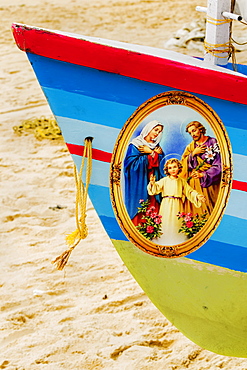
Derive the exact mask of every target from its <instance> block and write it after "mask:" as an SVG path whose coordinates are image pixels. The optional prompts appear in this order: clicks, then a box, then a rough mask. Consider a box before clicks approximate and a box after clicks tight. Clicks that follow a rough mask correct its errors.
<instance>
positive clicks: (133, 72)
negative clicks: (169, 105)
mask: <svg viewBox="0 0 247 370" xmlns="http://www.w3.org/2000/svg"><path fill="white" fill-rule="evenodd" d="M12 28H13V33H14V37H15V40H16V43H17V45H18V46H19V48H20V49H21V50H24V51H26V52H31V53H33V54H38V55H41V56H44V57H48V58H51V59H56V60H60V61H64V62H68V63H73V64H77V65H82V66H85V67H90V68H95V69H98V70H102V71H106V72H110V73H116V74H120V75H123V76H127V77H131V78H136V79H139V80H142V81H146V82H151V83H155V84H161V85H165V86H168V87H171V88H174V89H179V90H185V91H189V92H193V93H197V94H203V95H208V96H212V97H215V98H218V99H224V100H229V101H233V102H236V103H241V104H247V94H246V91H247V79H246V78H244V77H239V76H234V75H231V74H227V73H222V72H217V71H214V70H209V69H203V68H200V67H196V66H191V65H188V64H184V63H181V62H175V61H172V60H169V59H163V58H160V57H156V56H152V55H146V54H141V53H138V52H133V51H129V50H123V49H120V48H116V47H110V46H105V45H101V44H96V43H94V42H90V41H85V40H82V39H78V38H73V37H69V36H65V35H61V34H56V33H52V32H49V31H44V30H37V29H33V28H29V27H26V26H21V25H13V26H12Z"/></svg>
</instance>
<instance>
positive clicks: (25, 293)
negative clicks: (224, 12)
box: [0, 0, 247, 370]
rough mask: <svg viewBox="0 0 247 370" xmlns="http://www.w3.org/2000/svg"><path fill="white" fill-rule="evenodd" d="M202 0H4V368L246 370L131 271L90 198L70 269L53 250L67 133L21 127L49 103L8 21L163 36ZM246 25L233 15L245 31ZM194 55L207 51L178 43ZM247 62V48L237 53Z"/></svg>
mask: <svg viewBox="0 0 247 370" xmlns="http://www.w3.org/2000/svg"><path fill="white" fill-rule="evenodd" d="M196 5H202V6H205V5H206V1H205V0H203V1H202V2H201V3H200V4H199V3H198V1H197V0H189V1H187V2H186V1H181V0H178V1H177V2H176V7H175V6H174V1H172V0H156V1H155V0H154V1H148V0H147V1H141V0H132V1H126V0H123V1H122V2H119V1H118V0H80V1H79V0H46V1H45V0H0V19H1V23H0V29H1V52H0V63H1V68H0V82H1V91H0V94H1V107H0V129H1V159H0V165H1V233H0V236H1V249H0V261H1V262H0V266H1V268H0V296H1V321H0V328H1V331H0V342H1V347H0V348H1V349H0V369H8V370H39V369H42V370H43V369H44V370H60V369H66V370H70V369H71V370H75V369H80V370H84V369H85V370H86V369H109V370H111V369H112V370H113V369H114V370H119V369H121V370H161V369H162V370H163V369H164V370H182V369H191V370H206V369H211V370H217V369H225V370H230V369H231V370H233V369H234V370H247V359H239V358H232V357H225V356H221V355H217V354H214V353H212V352H209V351H207V350H205V349H202V348H200V347H198V346H197V345H195V344H194V343H192V342H191V341H190V340H189V339H187V338H185V337H184V336H183V334H181V333H180V332H179V331H178V330H177V329H176V328H175V327H174V326H173V325H172V324H171V323H170V322H169V321H168V320H166V318H165V317H164V316H163V315H162V314H161V313H160V312H159V311H158V310H157V309H156V308H155V307H154V305H153V304H152V303H151V302H150V300H149V299H148V297H147V296H146V295H145V294H144V293H143V291H142V290H141V288H140V287H139V286H138V285H137V283H136V282H135V280H134V279H133V278H132V276H131V275H130V273H129V272H128V270H127V268H126V267H125V266H124V265H123V262H122V261H121V259H120V257H119V256H118V254H117V252H116V251H115V249H114V247H113V245H112V244H111V242H110V240H109V238H108V236H107V235H106V233H105V232H104V230H103V227H102V226H101V224H100V222H99V220H98V218H97V215H96V213H95V211H94V209H93V207H92V205H91V202H90V201H88V211H87V223H88V228H89V236H88V237H87V239H85V240H84V241H82V242H81V243H80V244H79V245H78V246H77V248H76V249H75V250H74V252H73V254H72V255H71V258H70V260H69V263H68V265H67V267H66V268H65V269H64V271H57V270H56V268H55V267H54V265H53V264H52V263H51V261H52V260H53V259H54V258H55V257H56V256H58V255H59V254H60V253H62V252H63V251H64V250H65V249H66V245H65V235H66V234H68V233H70V232H72V231H73V230H74V229H75V217H74V212H75V185H74V178H73V162H72V159H71V157H70V155H69V153H68V151H67V148H66V146H65V144H64V142H63V140H62V139H60V140H47V139H44V140H42V141H40V140H37V139H36V138H35V137H34V135H32V134H25V135H20V136H18V135H17V134H16V133H15V132H14V130H13V127H14V126H19V125H21V123H22V122H23V120H27V119H31V118H33V117H34V118H39V117H41V116H45V117H50V116H51V112H50V109H49V107H48V105H47V102H46V100H45V98H44V95H43V93H42V91H41V88H40V87H39V85H38V82H37V81H36V78H35V75H34V73H33V71H32V69H31V66H30V65H29V62H28V60H27V58H26V55H25V54H24V53H23V52H21V51H20V50H19V49H18V48H17V46H16V45H15V43H14V40H13V37H12V33H11V23H12V22H20V23H25V24H28V25H34V26H40V27H45V28H50V29H58V30H62V31H68V32H75V33H79V34H84V35H90V36H100V37H103V38H110V39H114V40H120V41H125V42H131V43H137V44H141V45H149V46H155V47H159V48H163V47H164V43H165V42H166V41H167V40H168V39H170V38H171V37H172V36H173V34H174V32H176V31H177V30H178V29H180V28H181V27H183V25H184V24H185V23H187V22H191V21H192V20H194V19H196V20H200V19H203V15H202V14H198V13H197V12H196V11H195V6H196ZM246 29H247V27H244V26H239V25H238V26H236V31H235V32H236V37H241V36H243V34H242V33H243V30H244V31H245V35H246ZM176 50H178V51H182V52H184V53H188V54H191V55H198V56H199V55H201V54H200V53H199V51H198V50H193V49H192V50H191V49H190V50H188V49H182V50H179V49H176ZM237 60H238V62H243V63H244V62H245V63H246V62H247V53H246V51H243V52H241V53H237Z"/></svg>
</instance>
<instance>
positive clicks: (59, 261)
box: [52, 242, 79, 270]
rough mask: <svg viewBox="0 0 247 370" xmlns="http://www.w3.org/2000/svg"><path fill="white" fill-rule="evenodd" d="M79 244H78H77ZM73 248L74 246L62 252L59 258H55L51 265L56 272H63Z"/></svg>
mask: <svg viewBox="0 0 247 370" xmlns="http://www.w3.org/2000/svg"><path fill="white" fill-rule="evenodd" d="M78 243H79V242H78ZM74 248H75V246H73V247H71V248H69V249H67V250H66V251H64V252H63V253H62V254H61V255H60V256H58V257H57V258H55V259H54V260H53V261H52V263H53V264H54V265H56V268H57V269H58V270H63V268H64V266H65V265H66V264H67V262H68V260H69V257H70V255H71V252H72V250H73V249H74Z"/></svg>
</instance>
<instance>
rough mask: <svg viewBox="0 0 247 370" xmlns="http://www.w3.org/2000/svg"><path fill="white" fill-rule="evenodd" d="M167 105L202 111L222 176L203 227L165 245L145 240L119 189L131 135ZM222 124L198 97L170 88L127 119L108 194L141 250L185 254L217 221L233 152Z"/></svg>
mask: <svg viewBox="0 0 247 370" xmlns="http://www.w3.org/2000/svg"><path fill="white" fill-rule="evenodd" d="M168 105H178V106H181V105H184V106H186V107H189V108H191V109H193V110H195V111H196V112H198V113H199V114H201V115H202V116H203V117H204V118H205V119H206V121H207V122H208V124H209V126H210V127H211V128H212V130H213V132H214V134H215V137H216V139H217V141H218V144H219V147H220V153H221V160H222V177H221V185H220V190H219V194H218V197H217V202H216V204H215V206H214V209H213V212H212V214H211V215H210V216H209V218H208V220H207V222H206V224H205V225H204V226H203V228H202V229H201V230H200V231H199V232H198V233H197V234H196V235H194V236H193V238H191V239H188V241H185V242H183V243H181V244H178V245H172V246H164V245H159V244H156V243H154V242H152V241H150V240H148V239H146V238H145V237H144V236H143V235H142V234H141V233H140V232H139V231H138V230H137V229H136V227H135V226H134V224H133V223H132V221H131V219H130V217H129V214H128V212H127V210H126V207H125V204H124V199H123V192H122V189H121V176H122V163H123V160H124V155H125V152H126V148H127V146H128V144H129V142H130V140H131V137H132V135H133V133H134V132H135V130H136V129H137V128H138V126H139V125H140V124H141V122H142V121H143V120H144V119H145V118H146V117H147V116H148V115H149V114H150V113H152V112H154V111H155V110H157V109H159V108H161V107H165V106H168ZM231 153H232V152H231V145H230V141H229V138H228V136H227V133H226V130H225V127H224V125H223V123H222V121H221V119H220V118H219V116H218V115H217V114H216V112H215V111H214V110H213V109H212V108H211V107H210V106H209V105H208V104H207V103H205V102H204V101H203V100H201V99H199V98H198V97H196V96H194V95H192V94H189V93H186V92H181V91H169V92H165V93H161V94H159V95H156V96H154V97H152V98H150V99H149V100H147V101H146V102H145V103H143V104H142V105H141V106H140V107H138V108H137V109H136V111H135V112H134V113H133V114H132V115H131V117H130V118H129V119H128V120H127V121H126V123H125V124H124V126H123V128H122V130H121V131H120V133H119V136H118V138H117V141H116V143H115V147H114V150H113V155H112V160H111V170H110V193H111V200H112V205H113V209H114V213H115V215H116V218H117V220H118V223H119V225H120V227H121V229H122V230H123V232H124V234H125V235H126V236H127V238H128V239H129V240H130V241H131V242H132V243H133V244H134V245H136V246H137V247H138V248H140V249H141V250H142V251H144V252H147V253H149V254H151V255H154V256H157V257H166V258H175V257H181V256H185V255H187V254H189V253H191V252H194V251H195V250H196V249H198V248H200V247H201V246H202V245H203V244H204V243H205V242H206V241H207V240H208V239H209V238H210V236H211V235H212V234H213V232H214V231H215V229H216V227H217V226H218V224H219V223H220V220H221V218H222V216H223V213H224V210H225V208H226V204H227V202H228V198H229V195H230V191H231V183H232V154H231Z"/></svg>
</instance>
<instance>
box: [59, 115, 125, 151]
mask: <svg viewBox="0 0 247 370" xmlns="http://www.w3.org/2000/svg"><path fill="white" fill-rule="evenodd" d="M56 120H57V122H58V124H59V126H60V128H61V130H62V133H63V136H64V137H66V142H67V143H69V144H76V145H84V139H85V137H87V136H92V137H93V138H94V139H93V147H94V148H96V149H100V150H103V151H105V152H108V153H112V151H113V148H114V145H115V142H116V140H117V137H118V134H119V132H120V129H117V128H114V127H107V128H106V127H105V126H103V125H98V124H96V123H92V122H86V121H80V120H78V119H70V118H65V117H59V116H56ZM102 138H103V139H102Z"/></svg>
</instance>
